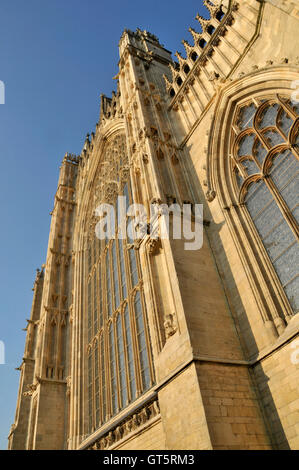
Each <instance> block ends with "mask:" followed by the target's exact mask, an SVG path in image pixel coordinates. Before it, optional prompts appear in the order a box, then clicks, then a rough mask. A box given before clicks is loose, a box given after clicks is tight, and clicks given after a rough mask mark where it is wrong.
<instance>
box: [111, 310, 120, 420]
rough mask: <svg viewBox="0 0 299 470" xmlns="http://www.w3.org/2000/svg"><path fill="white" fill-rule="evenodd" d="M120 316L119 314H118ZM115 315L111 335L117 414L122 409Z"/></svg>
mask: <svg viewBox="0 0 299 470" xmlns="http://www.w3.org/2000/svg"><path fill="white" fill-rule="evenodd" d="M118 315H120V313H118ZM118 315H117V313H116V315H115V317H114V319H113V334H114V355H115V373H116V395H117V404H118V409H117V413H118V412H119V411H120V410H121V408H122V402H121V392H120V376H119V374H120V367H119V360H118V336H117V317H118Z"/></svg>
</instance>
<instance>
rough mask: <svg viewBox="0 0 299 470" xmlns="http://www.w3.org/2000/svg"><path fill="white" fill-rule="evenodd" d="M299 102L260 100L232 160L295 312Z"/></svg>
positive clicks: (237, 137)
mask: <svg viewBox="0 0 299 470" xmlns="http://www.w3.org/2000/svg"><path fill="white" fill-rule="evenodd" d="M298 112H299V105H298V104H293V103H292V102H291V101H290V100H289V99H288V98H286V97H280V96H278V95H277V96H272V97H269V98H267V99H254V100H252V101H251V102H247V103H245V104H244V105H243V106H242V108H241V109H240V110H239V112H238V114H237V117H236V120H235V125H234V126H233V131H232V132H233V139H232V155H231V157H232V158H231V165H232V174H233V186H234V188H235V192H236V195H237V198H238V202H239V203H240V204H241V205H244V206H245V207H246V209H247V211H248V213H249V215H250V219H251V221H252V222H253V224H254V227H255V229H256V231H257V232H258V235H259V237H260V239H261V241H262V243H263V245H264V247H265V250H266V252H267V254H268V257H269V258H270V261H271V264H272V266H273V268H274V270H275V272H276V274H277V276H278V278H279V280H280V283H281V285H282V287H283V290H284V292H285V294H286V297H287V299H288V301H289V303H290V306H291V308H292V310H293V313H297V312H298V310H299V274H298V266H299V246H298V239H299V227H298V222H299V204H298V199H299V198H298V196H299V194H298V192H299V147H298V143H299V140H298V135H299V117H298Z"/></svg>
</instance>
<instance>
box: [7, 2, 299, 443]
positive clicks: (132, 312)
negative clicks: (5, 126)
mask: <svg viewBox="0 0 299 470" xmlns="http://www.w3.org/2000/svg"><path fill="white" fill-rule="evenodd" d="M203 4H204V5H205V7H206V15H205V17H202V16H199V15H197V20H198V23H199V26H198V28H197V29H198V30H195V29H193V28H190V29H189V33H190V34H189V39H188V41H187V40H183V41H182V42H183V45H184V48H185V51H186V52H185V53H184V54H183V55H182V54H180V53H178V52H177V53H176V54H175V56H176V60H175V61H174V60H173V59H172V55H171V52H170V51H168V50H167V49H165V47H164V46H163V45H162V44H161V43H160V42H159V39H158V38H157V37H156V36H155V35H154V34H152V33H149V32H147V31H142V30H140V29H137V30H136V31H135V32H134V31H131V30H124V32H123V34H122V36H121V39H120V42H119V55H120V60H119V64H118V65H119V71H118V75H117V76H116V77H115V78H116V80H117V90H116V91H115V93H113V94H112V96H111V97H106V96H104V95H101V104H100V117H99V121H98V123H97V125H96V128H95V129H94V132H91V133H90V134H88V135H87V137H86V140H85V143H84V147H83V149H82V152H81V154H80V155H74V154H70V153H67V154H66V155H65V156H64V158H63V161H62V164H61V168H60V174H59V181H58V187H57V191H56V194H55V198H54V208H53V211H52V213H51V216H52V219H51V228H50V234H49V244H48V251H47V256H46V260H45V264H44V265H42V267H41V269H40V270H38V271H37V275H36V279H35V282H34V289H33V290H34V293H33V303H32V309H31V313H30V318H29V319H28V320H27V323H28V324H27V326H26V330H27V333H26V344H25V351H24V356H23V359H22V364H21V366H20V367H19V371H20V386H19V394H18V400H17V406H16V414H15V422H14V424H13V425H12V427H11V430H10V433H9V437H8V441H9V449H12V450H19V449H28V450H45V449H50V450H66V449H69V450H180V449H186V450H188V449H193V450H194V449H198V450H224V449H229V450H234V449H236V450H240V449H241V450H254V449H256V450H263V449H265V450H267V449H268V450H275V449H281V450H288V449H299V387H298V384H299V276H298V266H299V249H298V238H299V226H298V223H299V205H298V188H299V57H298V54H299V53H298V50H297V47H298V45H299V37H298V31H299V2H298V0H284V1H283V0H222V1H221V0H218V1H216V0H213V1H209V0H204V1H203ZM296 43H297V47H296ZM296 201H297V202H296ZM121 203H122V204H124V206H125V209H126V210H128V211H129V209H130V207H133V208H136V207H137V208H138V207H143V208H145V209H146V214H147V215H146V216H145V217H143V219H142V220H143V226H145V228H146V229H145V230H143V232H142V236H139V237H134V236H131V235H129V234H127V235H126V236H125V237H124V236H118V235H119V234H120V233H121V229H122V227H123V219H122V218H120V217H119V214H120V212H121V210H120V209H121V208H120V205H121ZM174 205H175V207H176V208H182V207H191V209H192V211H191V216H190V217H191V224H193V226H195V225H196V219H197V216H196V213H195V212H194V208H195V207H197V206H198V205H201V206H202V207H203V215H202V218H201V226H202V245H201V246H200V247H197V249H190V247H188V246H187V247H188V249H187V247H186V240H184V239H183V237H182V238H180V237H175V236H172V231H171V230H170V231H169V232H170V236H169V237H168V238H167V237H162V236H161V233H160V229H159V227H160V225H161V224H160V222H161V220H163V219H164V218H165V217H166V216H168V218H169V223H170V226H171V227H174V225H175V222H176V217H177V213H176V212H175V211H174V210H173V206H174ZM103 206H104V207H108V206H109V207H112V208H113V209H114V210H115V212H116V216H115V215H114V216H113V217H111V218H110V219H109V221H110V226H112V227H113V230H112V232H113V235H111V236H105V237H102V236H98V235H99V234H98V232H99V230H98V229H99V223H100V221H101V220H103V217H102V218H101V214H102V215H103V212H101V211H99V210H98V208H99V207H103ZM150 207H155V208H156V211H154V214H152V213H151V214H150V211H149V208H150ZM161 207H162V208H163V210H160V208H161ZM165 208H166V209H165ZM167 208H169V214H167ZM134 210H135V209H134ZM128 211H127V213H126V216H125V227H126V224H127V220H129V215H130V214H129V212H128ZM138 225H140V226H142V223H141V222H140V224H136V227H137V226H138ZM150 225H151V226H153V227H154V231H155V234H154V235H155V236H153V233H152V231H151V230H149V229H148V227H149V226H150ZM137 229H138V227H137V228H136V230H137ZM107 233H108V232H107Z"/></svg>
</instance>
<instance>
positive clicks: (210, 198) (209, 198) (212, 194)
mask: <svg viewBox="0 0 299 470" xmlns="http://www.w3.org/2000/svg"><path fill="white" fill-rule="evenodd" d="M215 197H216V191H214V190H213V189H209V190H208V191H207V192H206V198H207V201H208V202H213V201H214V199H215Z"/></svg>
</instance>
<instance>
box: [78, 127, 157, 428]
mask: <svg viewBox="0 0 299 470" xmlns="http://www.w3.org/2000/svg"><path fill="white" fill-rule="evenodd" d="M127 165H128V161H127V157H126V152H125V141H124V138H123V137H121V136H118V137H116V138H115V139H114V140H113V141H112V142H111V144H110V146H108V148H106V151H105V162H103V164H102V166H101V168H100V169H99V173H98V180H99V182H98V184H97V186H96V188H95V192H94V197H93V198H92V200H93V206H90V209H89V211H90V212H91V213H90V219H89V220H92V212H93V211H94V209H95V208H96V207H95V205H96V204H98V203H99V202H105V203H107V202H108V203H109V204H112V205H113V206H114V209H115V217H114V218H113V220H112V223H113V224H114V226H115V236H114V237H113V238H112V239H109V238H108V237H107V238H106V239H105V240H99V239H98V238H97V237H96V235H95V230H94V225H93V224H92V223H90V222H89V227H91V229H90V231H89V236H88V242H87V247H86V264H85V265H86V271H87V273H86V288H85V292H86V302H85V305H86V312H87V338H88V347H87V362H86V363H87V369H88V370H87V374H86V376H87V380H88V384H87V388H86V389H87V393H88V397H87V402H88V414H89V432H93V431H94V430H96V429H97V428H99V427H100V426H101V425H102V424H104V423H105V422H107V421H108V420H109V419H110V418H111V417H113V416H114V415H116V414H117V413H118V412H119V411H121V410H122V409H124V408H125V407H126V406H128V405H129V404H130V403H131V402H133V401H134V400H135V399H136V398H138V396H140V395H142V394H143V393H144V392H145V391H147V390H148V389H149V388H150V387H151V386H152V385H153V383H154V377H153V367H152V359H151V348H150V343H149V334H148V326H147V315H146V311H145V303H144V296H143V289H142V278H141V270H140V261H139V253H138V250H137V249H136V248H135V245H134V243H133V240H131V239H119V238H118V236H117V235H118V233H119V231H120V227H119V226H118V217H117V213H118V211H119V207H118V203H119V201H118V196H125V201H126V206H127V207H128V206H129V205H130V204H132V203H133V200H132V194H131V189H130V183H129V174H128V166H127Z"/></svg>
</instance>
